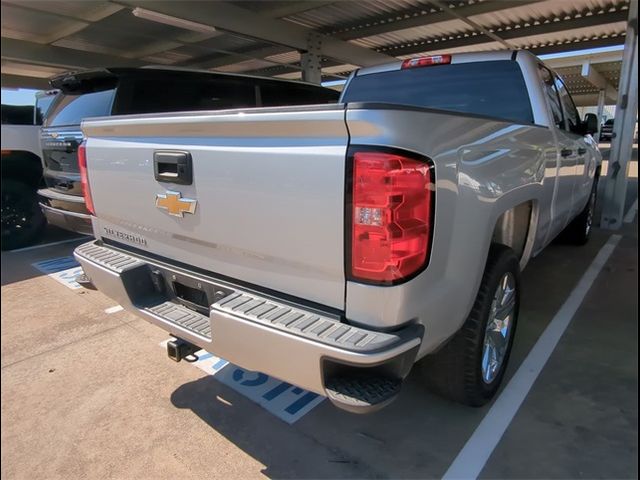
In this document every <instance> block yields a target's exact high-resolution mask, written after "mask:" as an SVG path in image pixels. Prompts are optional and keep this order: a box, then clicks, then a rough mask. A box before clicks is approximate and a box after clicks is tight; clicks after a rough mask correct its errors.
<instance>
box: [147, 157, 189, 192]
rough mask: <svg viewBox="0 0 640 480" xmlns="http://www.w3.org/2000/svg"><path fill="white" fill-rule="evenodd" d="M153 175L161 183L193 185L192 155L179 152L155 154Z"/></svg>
mask: <svg viewBox="0 0 640 480" xmlns="http://www.w3.org/2000/svg"><path fill="white" fill-rule="evenodd" d="M153 173H154V174H155V177H156V180H157V181H159V182H167V183H177V184H179V185H191V183H192V182H193V168H192V161H191V154H190V153H189V152H181V151H177V150H158V151H155V152H153Z"/></svg>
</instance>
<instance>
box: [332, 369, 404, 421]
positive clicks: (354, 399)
mask: <svg viewBox="0 0 640 480" xmlns="http://www.w3.org/2000/svg"><path fill="white" fill-rule="evenodd" d="M401 386H402V380H398V379H393V378H388V377H384V376H378V375H375V376H360V375H358V376H353V377H336V378H330V379H328V380H327V381H326V383H325V388H326V393H327V397H329V399H330V400H331V401H332V402H333V403H334V404H336V405H337V406H339V407H340V408H343V409H345V410H348V411H350V412H353V413H370V412H372V411H376V410H379V409H380V408H382V407H384V406H386V405H388V404H389V403H391V402H392V401H393V400H394V399H395V398H396V397H397V396H398V394H399V393H400V387H401Z"/></svg>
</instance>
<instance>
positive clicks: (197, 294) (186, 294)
mask: <svg viewBox="0 0 640 480" xmlns="http://www.w3.org/2000/svg"><path fill="white" fill-rule="evenodd" d="M172 287H173V293H174V295H175V299H176V300H177V301H178V302H179V303H182V304H183V305H184V306H185V307H187V308H190V309H191V310H195V311H196V312H198V313H200V314H202V315H207V316H209V305H211V303H209V299H208V297H207V292H206V291H205V290H204V289H202V288H193V287H190V286H188V285H185V284H184V283H181V282H178V281H173V282H172Z"/></svg>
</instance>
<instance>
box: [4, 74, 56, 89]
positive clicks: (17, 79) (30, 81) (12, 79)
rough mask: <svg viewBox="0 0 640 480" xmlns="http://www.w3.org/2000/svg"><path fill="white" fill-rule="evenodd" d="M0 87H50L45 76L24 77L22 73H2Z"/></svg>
mask: <svg viewBox="0 0 640 480" xmlns="http://www.w3.org/2000/svg"><path fill="white" fill-rule="evenodd" d="M0 82H1V83H2V88H35V89H36V90H47V89H49V88H51V87H50V86H49V81H48V80H47V79H46V78H38V77H24V76H22V75H9V74H6V73H3V74H2V76H1V77H0Z"/></svg>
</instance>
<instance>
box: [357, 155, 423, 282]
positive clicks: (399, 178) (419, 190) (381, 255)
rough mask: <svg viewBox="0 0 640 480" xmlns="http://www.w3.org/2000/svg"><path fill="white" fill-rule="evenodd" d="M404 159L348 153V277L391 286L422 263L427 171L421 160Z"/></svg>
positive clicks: (411, 274)
mask: <svg viewBox="0 0 640 480" xmlns="http://www.w3.org/2000/svg"><path fill="white" fill-rule="evenodd" d="M408 155H409V154H405V153H399V152H397V153H396V152H387V151H377V150H376V151H366V150H365V151H356V152H355V153H354V154H353V155H352V161H353V196H352V201H351V206H349V207H348V215H350V217H351V245H350V252H351V259H350V261H351V265H350V267H351V268H350V272H348V273H349V277H350V278H351V279H354V280H360V281H365V282H370V283H377V284H385V285H391V284H396V283H400V282H402V281H405V280H408V279H409V277H412V276H413V275H415V274H417V273H418V272H419V271H421V270H422V269H423V268H424V267H425V266H426V264H427V261H428V258H429V248H430V241H431V231H432V227H433V202H434V200H433V195H434V188H433V171H432V168H431V164H430V163H429V161H428V160H427V159H425V158H416V157H415V156H413V155H411V156H408ZM349 210H350V211H349Z"/></svg>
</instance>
